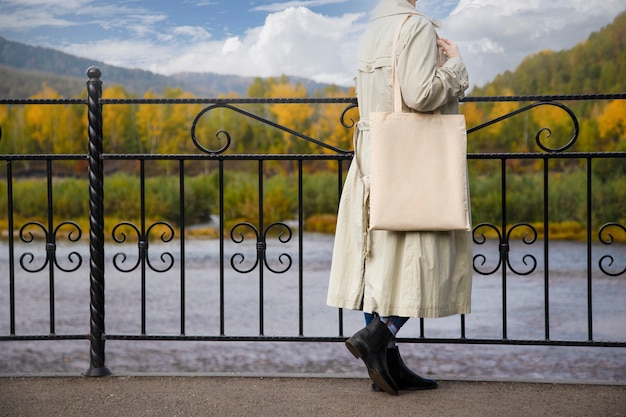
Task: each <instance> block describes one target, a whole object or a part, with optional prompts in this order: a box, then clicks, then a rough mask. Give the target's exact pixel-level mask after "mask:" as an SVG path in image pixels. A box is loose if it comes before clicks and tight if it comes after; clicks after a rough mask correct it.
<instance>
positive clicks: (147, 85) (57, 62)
mask: <svg viewBox="0 0 626 417" xmlns="http://www.w3.org/2000/svg"><path fill="white" fill-rule="evenodd" d="M94 65H95V66H97V67H99V68H100V69H101V70H102V81H103V83H104V87H105V88H106V87H107V86H111V85H122V86H123V87H124V88H125V89H126V90H127V91H128V92H129V93H131V94H134V95H136V96H138V97H141V96H143V95H144V93H145V92H146V91H148V90H151V91H154V92H157V93H162V92H163V90H165V89H167V88H180V89H182V90H184V91H188V92H190V93H193V94H194V95H195V96H197V97H217V96H219V95H223V94H229V93H236V94H237V95H239V96H241V97H245V96H246V91H247V89H248V87H249V86H250V84H252V82H253V81H254V77H241V76H238V75H220V74H213V73H184V74H175V75H172V76H164V75H158V74H154V73H152V72H150V71H144V70H138V69H128V68H120V67H116V66H113V65H108V64H105V63H103V62H100V61H94V60H90V59H86V58H79V57H76V56H74V55H70V54H67V53H64V52H60V51H57V50H55V49H50V48H42V47H39V46H31V45H26V44H23V43H20V42H13V41H10V40H7V39H5V38H3V37H0V96H1V97H7V98H28V97H30V96H32V95H33V94H35V93H36V92H37V91H39V90H40V89H41V85H42V83H44V82H45V83H46V84H47V85H48V86H49V87H52V88H54V89H55V90H56V91H58V92H59V94H60V96H61V97H77V96H80V95H81V94H82V92H83V90H84V89H85V82H86V81H87V76H86V74H85V73H86V71H87V69H88V68H89V67H91V66H94ZM289 79H290V80H291V81H292V82H299V83H301V84H302V85H303V86H304V87H305V88H306V89H307V90H308V91H309V92H310V93H313V92H314V91H316V90H319V89H322V88H323V87H324V84H319V83H316V82H314V81H311V80H307V79H303V78H297V77H289Z"/></svg>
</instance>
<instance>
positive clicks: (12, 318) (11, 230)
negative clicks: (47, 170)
mask: <svg viewBox="0 0 626 417" xmlns="http://www.w3.org/2000/svg"><path fill="white" fill-rule="evenodd" d="M6 176H7V209H8V211H9V213H8V217H9V224H8V226H9V321H10V332H11V335H12V336H14V335H15V237H14V236H13V233H14V230H15V224H14V219H13V164H12V162H11V161H7V172H6Z"/></svg>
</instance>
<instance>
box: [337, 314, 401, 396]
mask: <svg viewBox="0 0 626 417" xmlns="http://www.w3.org/2000/svg"><path fill="white" fill-rule="evenodd" d="M392 338H393V334H392V333H391V331H389V329H388V328H387V325H386V324H385V323H383V322H381V321H380V318H378V317H376V318H375V319H374V320H372V322H371V323H370V324H368V325H367V326H366V327H364V328H363V329H361V330H359V331H358V332H356V333H355V334H354V336H352V337H351V338H350V339H348V340H346V347H347V348H348V350H349V351H350V353H352V354H353V355H354V357H355V358H357V359H358V358H362V359H363V362H365V366H367V372H368V373H369V376H370V378H371V379H372V381H374V383H375V384H376V385H377V386H378V387H380V389H381V390H382V391H385V392H387V393H389V394H392V395H398V387H397V385H396V383H395V381H394V380H393V378H392V377H391V374H390V373H389V368H388V367H387V345H388V344H389V341H390V340H391V339H392Z"/></svg>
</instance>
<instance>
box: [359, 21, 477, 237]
mask: <svg viewBox="0 0 626 417" xmlns="http://www.w3.org/2000/svg"><path fill="white" fill-rule="evenodd" d="M410 16H411V15H409V16H407V18H406V19H404V20H403V21H402V23H401V24H400V26H399V27H398V29H397V31H396V34H395V37H394V41H393V55H392V58H393V59H392V62H393V64H392V74H393V90H392V91H393V92H392V95H393V112H372V113H371V114H370V134H371V172H370V213H369V229H370V230H392V231H449V230H471V226H470V209H469V189H468V182H467V131H466V124H465V117H464V116H463V115H461V114H451V115H443V114H441V113H440V111H439V110H437V111H436V112H435V113H403V112H402V95H401V92H400V85H399V83H398V76H397V70H396V66H397V62H396V60H397V58H396V46H397V43H398V38H399V36H400V29H401V28H402V25H403V24H404V23H405V22H406V21H407V20H408V18H409V17H410Z"/></svg>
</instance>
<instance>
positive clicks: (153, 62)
mask: <svg viewBox="0 0 626 417" xmlns="http://www.w3.org/2000/svg"><path fill="white" fill-rule="evenodd" d="M362 16H363V15H362V14H346V15H344V16H340V17H328V16H323V15H321V14H317V13H313V12H312V11H310V10H309V9H306V8H303V7H298V8H289V9H287V10H284V11H282V12H278V13H273V14H270V15H268V16H267V19H266V21H265V24H264V25H263V26H260V27H257V28H251V29H249V30H248V31H247V32H246V33H245V34H244V35H243V36H241V37H229V38H226V39H221V40H212V39H211V36H210V34H209V33H208V32H207V31H206V30H202V28H197V27H189V26H183V27H175V28H173V29H170V30H168V31H164V32H162V33H160V34H159V36H158V41H159V42H154V40H153V39H149V38H144V39H141V40H122V39H115V40H113V39H109V40H102V41H98V42H91V43H89V44H83V43H76V44H70V45H65V46H63V47H62V49H63V50H64V51H65V52H67V53H71V54H75V55H79V56H87V57H89V58H93V59H98V60H102V61H105V62H107V63H109V64H113V65H118V66H125V67H131V68H143V69H148V70H150V71H153V72H156V73H161V74H174V73H177V72H189V71H193V72H214V73H220V74H238V75H244V76H260V77H269V76H280V75H282V74H286V75H290V76H300V77H306V78H310V79H313V80H316V81H319V82H332V83H337V84H340V85H352V76H353V75H352V72H353V66H354V61H355V59H356V57H355V55H354V54H355V51H356V43H357V41H358V37H359V34H360V29H361V25H360V24H359V19H360V18H361V17H362Z"/></svg>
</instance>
